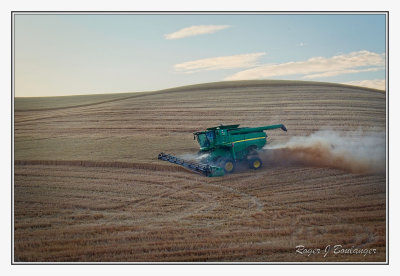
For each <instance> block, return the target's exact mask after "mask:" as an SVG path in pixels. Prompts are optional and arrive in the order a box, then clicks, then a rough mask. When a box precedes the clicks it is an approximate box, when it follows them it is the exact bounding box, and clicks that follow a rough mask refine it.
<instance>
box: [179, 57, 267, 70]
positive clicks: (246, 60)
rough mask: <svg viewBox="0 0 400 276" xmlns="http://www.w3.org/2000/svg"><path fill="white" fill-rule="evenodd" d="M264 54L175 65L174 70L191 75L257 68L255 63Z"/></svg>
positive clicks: (208, 59)
mask: <svg viewBox="0 0 400 276" xmlns="http://www.w3.org/2000/svg"><path fill="white" fill-rule="evenodd" d="M265 54H266V53H264V52H262V53H251V54H242V55H234V56H223V57H213V58H205V59H199V60H194V61H188V62H184V63H180V64H175V65H174V69H175V70H176V71H180V72H186V73H193V72H199V71H208V70H219V69H235V68H245V67H253V66H257V61H258V59H259V58H260V57H262V56H264V55H265Z"/></svg>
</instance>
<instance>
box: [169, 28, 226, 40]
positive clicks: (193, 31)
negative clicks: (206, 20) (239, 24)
mask: <svg viewBox="0 0 400 276" xmlns="http://www.w3.org/2000/svg"><path fill="white" fill-rule="evenodd" d="M229 27H230V26H229V25H198V26H191V27H187V28H183V29H180V30H179V31H176V32H173V33H170V34H165V35H164V38H165V39H179V38H184V37H189V36H196V35H202V34H213V33H215V32H218V31H220V30H224V29H227V28H229Z"/></svg>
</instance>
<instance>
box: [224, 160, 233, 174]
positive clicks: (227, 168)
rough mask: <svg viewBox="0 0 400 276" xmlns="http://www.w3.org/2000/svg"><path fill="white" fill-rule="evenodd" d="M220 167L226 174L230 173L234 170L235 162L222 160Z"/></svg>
mask: <svg viewBox="0 0 400 276" xmlns="http://www.w3.org/2000/svg"><path fill="white" fill-rule="evenodd" d="M220 167H222V168H224V171H225V172H226V173H232V172H233V171H234V170H235V162H234V161H233V160H231V159H227V160H222V161H221V162H220Z"/></svg>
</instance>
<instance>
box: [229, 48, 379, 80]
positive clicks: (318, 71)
mask: <svg viewBox="0 0 400 276" xmlns="http://www.w3.org/2000/svg"><path fill="white" fill-rule="evenodd" d="M384 66H385V54H384V53H382V54H378V53H374V52H369V51H365V50H363V51H358V52H351V53H348V54H340V55H336V56H333V57H330V58H325V57H313V58H310V59H308V60H305V61H296V62H287V63H280V64H265V65H261V66H258V67H255V68H251V69H248V70H244V71H240V72H238V73H236V74H233V75H231V76H229V77H227V78H225V80H249V79H263V78H270V77H277V76H290V75H303V77H304V78H320V77H327V76H335V75H341V74H348V73H357V72H364V71H365V70H368V71H377V70H381V69H384ZM365 67H368V68H365ZM363 70H364V71H363Z"/></svg>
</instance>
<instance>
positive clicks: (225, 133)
mask: <svg viewBox="0 0 400 276" xmlns="http://www.w3.org/2000/svg"><path fill="white" fill-rule="evenodd" d="M277 128H280V129H282V130H284V131H287V129H286V127H285V126H284V125H282V124H279V125H271V126H263V127H242V128H239V125H227V126H224V125H220V126H217V127H211V128H207V130H205V131H199V132H195V133H193V134H194V139H195V140H197V142H198V143H199V145H200V151H199V154H205V156H206V157H205V158H204V159H203V160H201V162H200V163H195V162H189V161H185V160H182V159H180V158H178V157H175V156H172V155H169V154H165V153H160V154H159V155H158V159H160V160H164V161H168V162H171V163H175V164H178V165H181V166H184V167H186V168H188V169H190V170H192V171H195V172H198V173H202V174H204V175H206V176H223V175H224V174H225V173H231V172H233V171H234V170H235V168H236V165H237V164H238V163H239V162H246V163H247V164H248V165H249V167H250V168H252V169H259V168H260V167H261V166H262V162H261V159H260V158H259V157H258V151H259V150H261V149H262V148H263V147H264V146H265V145H266V144H267V134H266V133H265V132H264V131H265V130H271V129H277Z"/></svg>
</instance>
